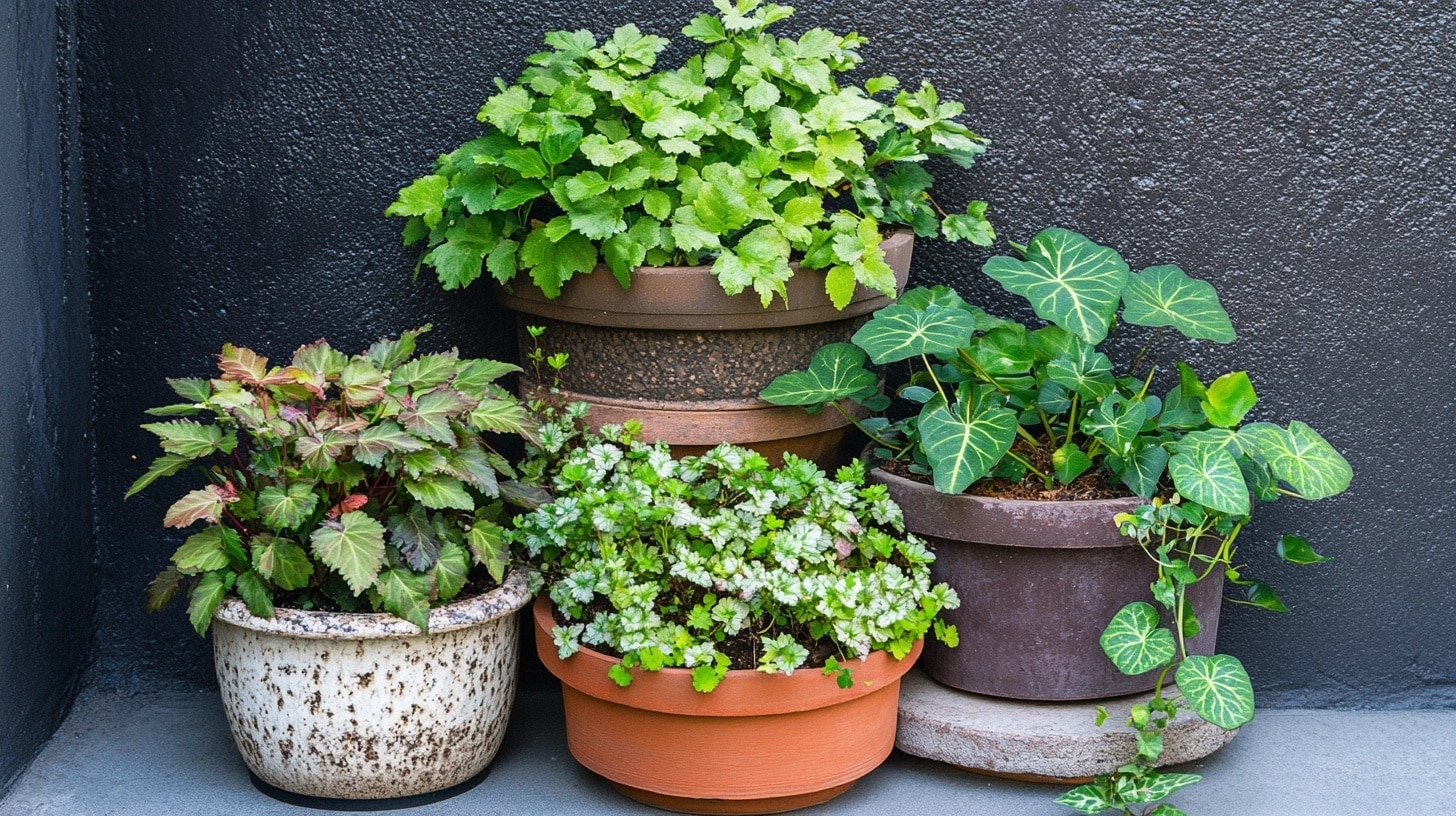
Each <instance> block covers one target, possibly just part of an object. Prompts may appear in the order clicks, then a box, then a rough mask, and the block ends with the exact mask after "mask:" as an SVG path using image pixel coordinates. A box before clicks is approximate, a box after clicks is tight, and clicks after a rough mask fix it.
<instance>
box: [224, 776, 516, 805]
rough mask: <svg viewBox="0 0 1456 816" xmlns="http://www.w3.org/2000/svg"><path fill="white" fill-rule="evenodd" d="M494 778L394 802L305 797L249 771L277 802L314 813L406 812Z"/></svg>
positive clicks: (476, 778)
mask: <svg viewBox="0 0 1456 816" xmlns="http://www.w3.org/2000/svg"><path fill="white" fill-rule="evenodd" d="M489 775H490V766H488V765H487V766H486V768H485V770H483V771H481V772H480V773H478V774H476V775H475V776H472V777H470V778H469V779H467V780H465V781H464V782H461V783H460V784H458V785H452V786H450V787H448V788H443V789H441V790H437V791H431V792H430V793H416V794H413V795H410V796H397V797H394V798H392V799H335V798H332V797H328V796H305V795H303V794H301V793H293V792H292V791H286V790H284V789H282V788H279V787H276V786H274V785H270V784H268V783H267V782H264V781H263V780H262V779H259V778H258V775H257V774H255V773H253V772H252V771H248V778H249V779H251V780H252V781H253V787H255V788H257V789H258V792H259V793H262V794H263V795H264V796H268V797H270V798H273V799H277V800H278V801H280V802H282V803H283V804H285V805H293V806H294V807H305V808H312V809H314V810H333V811H344V812H346V813H373V812H376V811H381V810H402V809H404V808H412V807H421V806H423V805H432V804H434V803H436V802H443V801H445V800H446V799H453V798H454V797H456V796H459V795H460V794H462V793H465V792H467V791H469V790H471V789H472V788H474V787H475V786H476V785H479V784H480V783H481V782H484V781H485V778H486V777H487V776H489Z"/></svg>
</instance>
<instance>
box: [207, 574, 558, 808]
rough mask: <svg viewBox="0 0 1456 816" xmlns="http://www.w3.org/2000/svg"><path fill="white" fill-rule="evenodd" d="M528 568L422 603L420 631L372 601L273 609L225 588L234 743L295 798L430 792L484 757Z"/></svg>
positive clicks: (222, 643) (217, 651)
mask: <svg viewBox="0 0 1456 816" xmlns="http://www.w3.org/2000/svg"><path fill="white" fill-rule="evenodd" d="M526 579H527V572H526V571H525V570H516V571H514V572H512V573H511V574H510V575H509V576H507V577H506V580H505V583H504V584H502V585H501V586H500V587H499V588H497V589H495V590H494V591H492V592H489V593H486V594H484V595H479V596H476V597H474V598H470V599H468V600H464V601H458V602H456V603H452V604H449V605H447V606H443V607H440V608H438V609H433V610H431V611H430V631H429V633H428V634H421V633H420V630H419V629H417V628H416V627H415V626H414V625H413V624H411V623H408V622H406V621H403V620H400V619H399V618H396V617H395V616H393V615H389V614H383V613H340V612H304V611H301V610H297V609H281V608H280V609H278V610H277V611H276V612H275V614H274V617H273V618H272V619H264V618H257V617H254V616H252V615H251V614H249V613H248V610H247V608H246V607H245V606H244V605H243V603H242V602H241V601H239V600H237V599H236V598H229V599H228V600H226V601H225V602H224V603H223V605H222V607H221V608H220V609H218V612H217V615H216V616H215V617H214V618H213V626H212V633H213V634H212V642H213V657H214V660H215V662H216V665H217V680H218V685H219V686H220V687H221V691H222V702H223V708H224V709H225V710H226V712H227V718H228V724H229V726H230V727H231V729H232V734H233V741H234V742H235V743H236V744H237V746H238V751H239V752H240V753H241V754H242V755H243V761H244V762H246V763H247V765H248V768H249V769H250V770H252V772H253V773H255V774H257V775H258V777H259V778H260V779H262V780H263V781H264V782H267V783H268V784H270V785H273V786H275V787H278V788H282V789H283V790H286V791H290V792H292V793H297V794H302V795H304V796H318V797H328V798H334V799H386V798H395V797H400V796H412V795H417V794H423V793H431V792H434V791H438V790H442V789H444V788H448V787H451V786H453V785H457V784H459V783H461V782H464V781H466V780H468V779H470V778H471V777H473V776H475V775H476V774H478V773H480V772H481V771H482V770H484V769H485V767H486V766H487V765H489V764H490V761H491V760H492V759H494V758H495V754H496V751H498V750H499V749H500V745H501V739H502V737H504V735H505V729H506V721H507V720H508V719H509V717H510V712H511V704H512V702H513V701H514V698H515V691H516V666H517V662H518V659H519V655H520V651H519V647H518V644H517V626H516V616H515V614H514V613H515V612H516V610H518V609H520V608H521V607H522V606H524V605H525V604H526V602H527V601H528V600H530V595H529V593H528V592H527V590H526Z"/></svg>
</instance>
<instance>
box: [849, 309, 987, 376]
mask: <svg viewBox="0 0 1456 816" xmlns="http://www.w3.org/2000/svg"><path fill="white" fill-rule="evenodd" d="M974 329H975V322H974V320H973V318H972V317H971V315H970V313H968V312H966V311H965V310H963V309H957V308H954V307H950V306H941V305H938V304H934V303H932V304H930V305H928V306H926V307H925V308H922V309H917V308H914V307H912V306H909V305H906V304H904V303H894V304H891V305H889V306H886V307H885V308H883V309H881V310H879V311H878V312H875V315H874V317H872V318H870V320H869V322H868V323H866V324H864V325H863V326H861V327H860V328H859V331H857V332H855V333H854V337H853V338H851V339H852V340H853V341H854V344H855V345H856V346H859V347H860V348H862V349H864V350H865V351H866V352H868V353H869V355H870V359H871V360H874V361H875V364H876V365H884V364H885V363H894V362H898V361H900V360H906V359H909V358H911V357H917V356H920V355H922V354H924V355H929V354H953V353H955V351H956V349H958V348H960V347H961V346H963V345H965V344H966V343H967V342H969V341H970V338H971V332H972V331H974Z"/></svg>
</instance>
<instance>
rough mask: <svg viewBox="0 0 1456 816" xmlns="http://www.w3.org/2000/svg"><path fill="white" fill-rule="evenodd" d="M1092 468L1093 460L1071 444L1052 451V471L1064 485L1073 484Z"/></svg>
mask: <svg viewBox="0 0 1456 816" xmlns="http://www.w3.org/2000/svg"><path fill="white" fill-rule="evenodd" d="M1090 467H1092V459H1091V458H1090V457H1088V456H1087V454H1086V453H1083V452H1082V449H1081V448H1079V447H1077V446H1076V445H1074V444H1072V443H1071V442H1068V443H1067V444H1065V445H1063V446H1061V447H1060V448H1057V449H1056V450H1054V451H1052V470H1053V471H1054V472H1055V473H1056V477H1057V481H1059V482H1061V483H1062V484H1071V483H1072V482H1073V481H1075V480H1076V478H1077V477H1078V476H1081V475H1082V474H1083V473H1086V472H1087V469H1088V468H1090Z"/></svg>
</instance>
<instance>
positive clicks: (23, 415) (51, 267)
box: [0, 0, 95, 793]
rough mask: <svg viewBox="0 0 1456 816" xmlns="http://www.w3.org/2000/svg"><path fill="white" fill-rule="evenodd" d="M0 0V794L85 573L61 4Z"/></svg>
mask: <svg viewBox="0 0 1456 816" xmlns="http://www.w3.org/2000/svg"><path fill="white" fill-rule="evenodd" d="M60 18H61V24H60V26H59V27H58V24H57V22H58V14H57V4H56V3H55V2H53V1H52V0H21V1H20V2H11V3H6V4H4V6H3V7H0V190H3V191H4V194H3V195H0V712H3V715H0V793H3V792H4V790H5V789H6V787H8V785H9V783H10V782H11V781H12V780H13V779H14V777H15V775H16V774H17V773H18V772H19V771H20V769H21V768H22V767H23V766H24V764H25V763H26V762H28V761H29V760H30V758H31V757H32V756H34V755H35V752H36V751H37V750H39V749H40V746H41V744H42V743H43V742H44V741H45V739H46V738H47V737H49V736H50V733H51V731H52V730H53V729H54V728H55V726H56V725H57V724H58V723H59V722H60V719H61V717H62V716H63V715H64V714H65V711H66V708H67V707H68V706H69V705H70V701H71V698H72V696H74V694H75V690H76V687H77V685H78V680H79V678H80V674H81V669H82V665H83V661H84V659H85V656H86V651H87V646H88V644H89V642H90V639H91V628H92V612H93V608H94V594H95V580H94V565H93V563H92V553H93V549H92V546H91V474H90V459H91V449H90V441H89V440H88V439H87V422H88V414H89V408H90V388H89V384H88V382H87V355H88V343H87V332H86V280H85V276H84V269H83V267H82V265H81V246H80V239H81V233H80V229H79V225H80V224H81V209H80V194H79V186H78V185H73V184H71V181H72V180H73V179H75V178H78V176H77V173H76V171H77V167H76V166H75V165H74V164H73V163H71V162H68V161H66V160H65V158H64V157H67V156H69V155H70V148H71V146H72V143H73V142H74V141H75V131H74V126H75V121H74V112H75V105H74V91H75V84H74V76H73V75H72V71H73V69H74V66H75V59H74V43H73V42H72V36H71V31H70V27H69V25H70V24H69V22H68V21H69V19H70V13H69V10H68V9H67V8H65V7H64V5H63V6H62V8H61V9H60Z"/></svg>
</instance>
